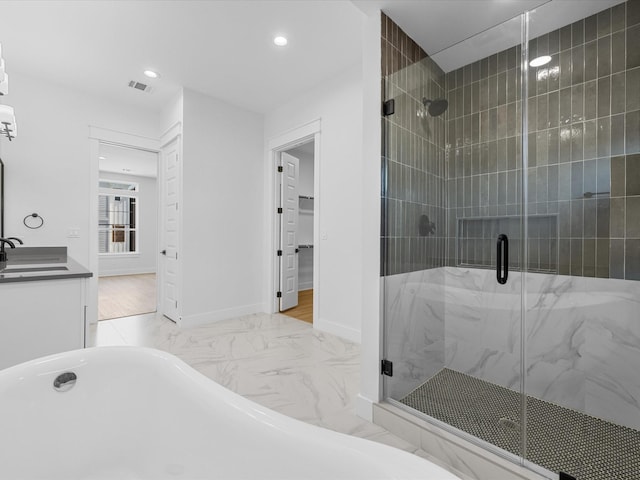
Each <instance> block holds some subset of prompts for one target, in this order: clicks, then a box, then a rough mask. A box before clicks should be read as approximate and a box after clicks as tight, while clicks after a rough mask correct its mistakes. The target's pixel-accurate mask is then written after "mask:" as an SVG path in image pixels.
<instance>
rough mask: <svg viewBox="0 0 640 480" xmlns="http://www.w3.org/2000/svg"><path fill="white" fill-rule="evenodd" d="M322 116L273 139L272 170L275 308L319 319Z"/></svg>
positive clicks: (272, 292) (271, 288) (271, 287)
mask: <svg viewBox="0 0 640 480" xmlns="http://www.w3.org/2000/svg"><path fill="white" fill-rule="evenodd" d="M319 147H320V120H316V121H314V122H311V123H309V124H306V125H303V126H301V127H299V128H297V129H294V130H291V131H289V132H287V133H285V134H283V135H281V136H279V137H276V138H274V139H272V140H271V141H270V142H269V154H270V155H269V158H270V159H271V162H272V163H271V167H270V169H272V170H271V171H272V172H273V178H274V181H273V183H272V185H273V197H272V198H273V203H271V205H273V210H272V212H273V216H272V219H273V223H272V225H273V237H272V238H273V243H272V245H273V247H272V248H273V250H272V252H273V257H272V259H273V263H272V265H273V269H272V277H271V278H272V282H270V284H269V287H268V288H269V292H270V295H273V296H272V298H273V303H272V312H281V313H283V314H284V315H287V316H291V317H293V318H296V319H298V320H302V321H305V322H308V323H311V324H313V323H314V322H317V321H318V320H319V304H318V298H319V291H320V284H319V278H320V267H319V266H320V255H321V248H320V246H321V245H320V244H319V237H320V235H319V224H320V212H319V206H320V203H319V201H318V192H319V191H320V182H319V177H320V175H319V172H320V163H321V162H320V148H319Z"/></svg>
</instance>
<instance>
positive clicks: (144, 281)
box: [98, 273, 156, 320]
mask: <svg viewBox="0 0 640 480" xmlns="http://www.w3.org/2000/svg"><path fill="white" fill-rule="evenodd" d="M155 311H156V274H155V273H148V274H143V275H119V276H115V277H100V278H98V320H108V319H111V318H120V317H129V316H131V315H140V314H141V313H150V312H155Z"/></svg>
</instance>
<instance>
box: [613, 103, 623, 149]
mask: <svg viewBox="0 0 640 480" xmlns="http://www.w3.org/2000/svg"><path fill="white" fill-rule="evenodd" d="M622 154H624V114H622V113H621V114H620V115H614V116H612V117H611V155H622Z"/></svg>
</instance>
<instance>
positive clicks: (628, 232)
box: [625, 197, 640, 238]
mask: <svg viewBox="0 0 640 480" xmlns="http://www.w3.org/2000/svg"><path fill="white" fill-rule="evenodd" d="M625 238H640V197H627V205H626V226H625Z"/></svg>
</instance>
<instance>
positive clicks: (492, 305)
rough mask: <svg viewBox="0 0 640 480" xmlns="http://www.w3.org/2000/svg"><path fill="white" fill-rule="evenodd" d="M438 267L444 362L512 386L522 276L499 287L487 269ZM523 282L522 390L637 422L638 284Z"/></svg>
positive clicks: (557, 279) (564, 278) (516, 382)
mask: <svg viewBox="0 0 640 480" xmlns="http://www.w3.org/2000/svg"><path fill="white" fill-rule="evenodd" d="M638 244H639V247H640V241H638ZM596 250H597V249H596ZM604 251H605V252H608V251H609V245H606V248H605V249H604ZM613 251H615V250H612V252H613ZM439 270H440V271H442V272H443V275H444V284H445V286H446V288H445V292H444V296H445V297H444V298H445V299H446V302H445V304H444V319H445V321H444V332H445V346H446V355H445V362H446V367H448V368H451V369H453V370H457V371H460V372H463V373H467V374H470V375H473V376H475V377H477V378H480V379H483V380H486V381H490V382H493V383H497V384H498V385H502V386H505V387H508V388H512V389H514V390H519V389H520V383H521V377H520V375H521V374H520V372H521V369H520V361H521V360H520V351H519V347H518V346H519V344H520V341H519V337H520V316H521V314H520V298H519V291H520V282H521V274H520V273H519V272H513V273H510V277H509V282H508V283H507V284H506V285H498V284H497V283H496V282H495V278H494V277H495V273H494V272H492V271H489V270H482V269H464V268H451V267H445V268H443V269H439ZM431 272H433V271H431ZM431 275H433V273H431ZM526 282H527V283H526V290H527V292H528V293H527V304H528V305H529V308H528V310H527V312H526V320H525V341H526V344H527V357H526V362H527V364H526V365H525V366H524V371H525V372H526V375H527V377H526V388H527V393H528V394H530V395H533V396H535V397H537V398H540V399H542V400H546V401H548V402H552V403H555V404H558V405H561V406H564V407H567V408H573V409H578V410H580V411H584V412H585V413H587V414H589V415H594V416H597V417H599V418H603V419H606V420H609V421H612V422H615V423H619V424H622V425H626V426H629V427H631V428H640V377H638V375H637V372H638V370H639V369H640V355H638V351H637V350H638V347H637V346H638V345H639V344H640V322H630V321H629V320H630V319H635V318H636V317H637V313H636V312H637V311H638V308H640V283H639V282H630V281H625V280H613V279H608V278H605V279H602V278H585V277H576V276H568V275H549V274H541V273H527V274H526Z"/></svg>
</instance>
